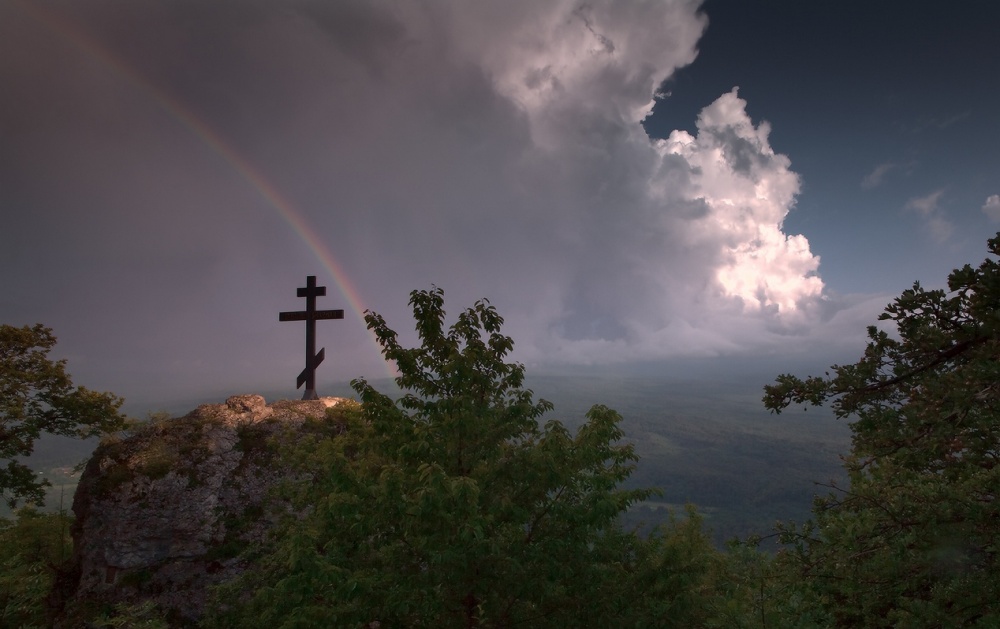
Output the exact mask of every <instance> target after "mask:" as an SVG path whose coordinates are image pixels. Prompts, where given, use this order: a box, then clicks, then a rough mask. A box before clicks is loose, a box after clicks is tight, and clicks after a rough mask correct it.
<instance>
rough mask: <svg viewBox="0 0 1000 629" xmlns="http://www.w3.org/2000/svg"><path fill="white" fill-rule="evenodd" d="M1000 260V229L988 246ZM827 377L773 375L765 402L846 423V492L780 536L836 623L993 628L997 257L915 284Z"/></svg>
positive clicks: (999, 310)
mask: <svg viewBox="0 0 1000 629" xmlns="http://www.w3.org/2000/svg"><path fill="white" fill-rule="evenodd" d="M989 250H990V252H991V253H992V254H993V255H998V254H1000V234H997V236H996V237H995V238H992V239H990V241H989ZM879 318H880V320H882V321H886V322H889V323H891V324H894V328H895V329H894V330H892V331H890V332H886V331H883V330H879V329H877V328H876V327H874V326H872V327H870V328H869V329H868V335H869V338H870V342H869V343H868V346H867V348H866V350H865V353H864V356H863V357H862V358H861V360H859V361H858V362H857V363H855V364H852V365H843V366H834V367H832V371H833V374H832V375H830V374H829V373H828V374H827V375H826V376H825V377H810V378H807V379H805V380H801V379H799V378H796V377H794V376H790V375H782V376H779V377H778V379H777V382H776V383H775V384H774V385H772V386H768V387H766V388H765V392H766V393H765V397H764V402H765V404H766V406H767V407H768V408H771V409H772V410H774V411H778V412H780V410H781V409H783V408H785V407H787V406H788V405H790V404H803V403H807V404H813V405H818V404H824V403H829V405H830V407H831V408H832V409H833V411H834V413H835V414H836V416H837V417H839V418H846V417H852V418H854V421H853V422H852V424H851V429H852V431H853V442H852V448H851V452H850V454H849V455H848V456H846V457H845V459H844V460H845V465H846V469H847V471H848V474H849V478H850V486H849V487H846V488H838V487H835V488H834V491H833V493H831V494H830V495H828V496H826V497H822V498H818V499H817V500H816V503H815V508H814V522H811V523H807V524H806V525H805V526H804V527H802V528H801V529H789V530H786V531H785V536H786V539H787V540H788V541H791V542H793V544H792V546H791V548H790V552H792V553H793V554H794V556H795V557H796V559H797V561H796V562H795V564H796V567H797V569H798V570H799V571H800V573H801V575H802V576H804V577H806V579H807V580H808V582H809V583H810V585H811V587H812V588H813V589H814V591H815V592H816V593H817V594H818V595H819V600H821V601H822V602H823V605H824V606H825V607H826V608H827V609H828V611H829V612H830V613H831V614H832V616H833V618H834V619H835V622H836V624H837V626H851V627H862V626H863V627H883V626H885V627H889V626H892V627H972V626H979V627H997V626H1000V563H998V552H1000V503H998V501H997V498H998V495H1000V465H998V463H1000V414H998V411H1000V361H998V358H1000V265H998V264H997V262H996V261H995V260H993V259H990V258H987V259H986V260H985V261H984V262H983V263H982V264H981V265H980V266H979V267H978V268H972V267H971V266H969V265H966V266H965V267H963V268H961V269H957V270H955V271H954V272H952V274H951V275H950V276H949V278H948V290H947V291H944V290H925V289H924V288H922V287H921V286H920V284H919V283H918V284H914V286H913V288H912V289H909V290H906V291H904V292H903V293H902V295H900V296H899V297H898V298H896V299H895V301H894V302H893V303H892V304H890V305H889V306H887V307H886V309H885V312H884V313H883V314H882V315H881V316H880V317H879Z"/></svg>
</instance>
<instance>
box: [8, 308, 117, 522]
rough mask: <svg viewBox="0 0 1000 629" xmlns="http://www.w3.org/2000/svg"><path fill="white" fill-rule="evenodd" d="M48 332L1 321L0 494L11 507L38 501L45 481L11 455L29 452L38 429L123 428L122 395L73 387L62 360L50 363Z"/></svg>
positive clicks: (87, 432)
mask: <svg viewBox="0 0 1000 629" xmlns="http://www.w3.org/2000/svg"><path fill="white" fill-rule="evenodd" d="M55 343H56V338H55V336H53V335H52V330H51V329H49V328H46V327H44V326H42V325H41V324H37V325H35V326H34V327H28V326H24V327H22V328H18V327H13V326H9V325H0V459H2V460H3V461H4V462H6V466H5V467H3V468H0V495H3V497H4V500H5V501H6V502H7V504H8V505H10V506H11V508H14V507H15V506H16V505H17V503H18V502H20V501H24V500H29V501H33V502H36V503H39V504H40V503H41V502H42V501H43V500H44V498H45V491H44V488H45V487H46V486H47V485H48V484H49V483H48V481H46V480H39V479H38V478H37V476H36V474H35V473H34V472H33V471H32V470H31V469H30V468H29V467H28V466H27V465H25V464H24V463H22V462H19V461H17V460H15V458H16V457H26V456H29V455H30V454H31V453H32V451H33V450H34V444H35V440H36V439H38V438H39V436H41V434H42V433H49V434H54V435H66V436H76V437H81V438H86V437H92V436H96V435H100V434H104V433H107V432H111V431H115V430H118V429H120V428H121V427H123V426H124V422H125V418H124V416H122V415H121V414H119V412H118V409H119V407H120V406H121V404H122V399H121V398H119V397H116V396H115V395H112V394H111V393H98V392H95V391H89V390H87V389H85V388H83V387H76V388H74V387H73V383H72V382H71V380H70V377H69V375H67V374H66V361H65V360H58V361H52V360H50V359H49V358H48V353H49V350H51V349H52V347H53V346H54V345H55Z"/></svg>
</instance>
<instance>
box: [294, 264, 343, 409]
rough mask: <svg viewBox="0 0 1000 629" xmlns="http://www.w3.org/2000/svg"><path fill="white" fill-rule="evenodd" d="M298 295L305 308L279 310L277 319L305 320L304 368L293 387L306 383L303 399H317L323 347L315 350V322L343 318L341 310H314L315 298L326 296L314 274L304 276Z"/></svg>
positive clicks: (323, 288) (323, 354) (323, 353)
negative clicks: (317, 378)
mask: <svg viewBox="0 0 1000 629" xmlns="http://www.w3.org/2000/svg"><path fill="white" fill-rule="evenodd" d="M298 296H299V297H305V298H306V309H305V310H299V311H296V312H279V313H278V321H305V322H306V368H305V369H303V370H302V373H300V374H299V377H298V379H296V381H295V388H296V389H298V388H299V387H301V386H302V385H303V384H305V385H306V390H305V393H304V394H303V395H302V399H303V400H318V399H319V396H318V395H316V367H318V366H319V364H320V363H321V362H323V358H324V356H325V351H324V350H325V348H324V349H320V350H319V352H317V351H316V322H317V321H319V320H320V319H343V318H344V311H343V310H316V298H317V297H324V296H326V286H316V276H315V275H309V276H306V285H305V286H304V287H302V288H299V289H298Z"/></svg>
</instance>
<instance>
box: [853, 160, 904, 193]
mask: <svg viewBox="0 0 1000 629" xmlns="http://www.w3.org/2000/svg"><path fill="white" fill-rule="evenodd" d="M895 167H896V164H894V163H893V162H885V163H882V164H879V165H878V166H876V167H875V168H874V169H873V170H872V171H871V172H870V173H868V174H867V175H865V178H864V179H862V180H861V187H862V188H864V189H866V190H868V189H871V188H876V187H878V186H879V185H881V183H882V180H883V179H884V178H885V176H886V174H887V173H888V172H889V171H890V170H892V169H893V168H895Z"/></svg>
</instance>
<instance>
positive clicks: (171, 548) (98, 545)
mask: <svg viewBox="0 0 1000 629" xmlns="http://www.w3.org/2000/svg"><path fill="white" fill-rule="evenodd" d="M348 404H350V402H348V401H345V400H344V399H342V398H322V399H319V400H308V401H288V400H285V401H279V402H274V403H273V404H267V403H266V402H265V400H264V398H263V397H262V396H260V395H238V396H234V397H231V398H229V399H228V400H226V403H225V404H206V405H203V406H200V407H198V408H197V409H196V410H194V411H193V412H191V413H189V414H188V415H186V416H184V417H180V418H176V419H161V420H158V421H154V422H150V423H148V424H145V425H142V426H140V427H138V428H137V429H135V430H134V431H133V434H131V435H128V436H124V437H121V438H116V439H110V440H105V441H104V442H102V443H101V445H100V446H99V447H98V448H97V450H96V451H95V452H94V455H93V457H92V458H91V459H90V461H89V463H88V464H87V467H86V469H85V471H84V473H83V475H82V477H81V479H80V484H79V486H78V488H77V492H76V497H75V499H74V501H73V512H74V514H75V516H76V521H75V523H74V528H73V539H74V546H75V550H74V564H73V565H74V568H73V570H72V572H71V573H70V574H68V575H67V576H66V578H65V579H63V581H64V582H63V584H62V587H61V592H62V596H63V598H64V600H63V601H62V602H61V606H63V607H64V609H65V614H64V622H63V624H64V625H65V626H75V624H74V621H73V619H74V618H80V617H83V616H85V615H87V614H89V613H92V612H93V611H94V610H95V609H99V608H102V607H108V606H110V605H112V604H116V603H134V602H138V601H142V600H152V601H154V602H155V603H156V604H157V605H158V606H159V607H160V609H161V610H162V611H163V612H164V613H165V614H166V615H167V616H168V617H169V618H170V619H171V620H172V624H175V623H176V624H179V625H184V624H187V623H191V622H193V621H195V620H196V619H197V618H198V617H199V616H200V615H201V613H202V610H203V608H204V605H205V601H206V598H207V589H208V588H209V586H211V585H214V584H217V583H219V582H221V581H224V580H226V579H229V578H231V577H233V576H235V575H236V574H239V573H240V572H241V571H243V570H245V569H247V566H246V565H245V564H244V563H243V562H242V560H241V559H240V558H239V557H238V555H239V553H240V551H241V550H243V549H244V548H247V547H252V546H254V545H257V544H260V543H261V542H262V540H263V539H264V536H265V535H266V533H267V530H268V527H269V524H270V523H271V520H270V517H271V516H269V512H268V510H267V509H266V508H265V506H266V502H267V499H268V494H269V490H270V489H271V488H272V487H274V486H275V485H276V484H277V483H279V482H281V481H282V480H285V479H288V478H289V476H290V474H291V472H290V470H289V467H288V465H287V464H286V463H284V462H283V461H282V460H281V458H280V452H281V451H282V444H287V443H290V442H292V441H294V440H296V439H298V438H300V437H302V436H304V434H306V433H310V434H316V433H323V434H330V433H331V432H332V433H336V432H337V430H338V429H339V428H338V425H337V423H336V422H337V420H336V417H335V415H336V413H335V412H332V413H328V412H327V410H328V409H330V408H335V407H340V408H344V407H346V406H347V405H348Z"/></svg>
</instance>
